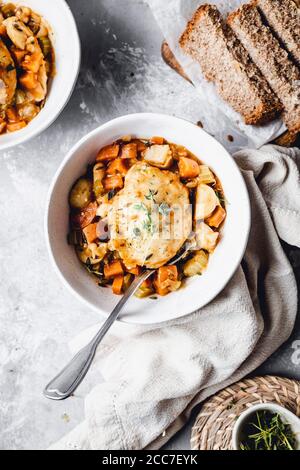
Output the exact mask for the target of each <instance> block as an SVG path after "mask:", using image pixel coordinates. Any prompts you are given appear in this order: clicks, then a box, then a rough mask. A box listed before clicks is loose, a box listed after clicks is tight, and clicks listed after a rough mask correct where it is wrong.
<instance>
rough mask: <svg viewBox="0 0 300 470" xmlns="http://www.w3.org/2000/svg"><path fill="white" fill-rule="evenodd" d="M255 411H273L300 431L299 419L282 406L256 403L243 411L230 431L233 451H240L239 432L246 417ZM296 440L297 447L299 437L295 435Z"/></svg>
mask: <svg viewBox="0 0 300 470" xmlns="http://www.w3.org/2000/svg"><path fill="white" fill-rule="evenodd" d="M257 410H269V411H274V412H277V413H278V414H280V415H281V416H283V417H284V418H285V419H286V421H288V422H289V424H291V425H292V424H293V423H294V424H296V425H297V424H298V426H299V430H300V418H299V417H298V416H297V415H296V414H295V413H293V412H292V411H290V410H288V409H287V408H285V407H284V406H281V405H279V404H278V403H272V402H269V403H258V404H256V405H251V406H249V408H247V409H246V410H244V411H243V412H242V413H241V414H240V415H239V417H238V419H237V420H236V422H235V423H234V426H233V430H232V445H233V448H234V450H240V448H239V444H240V439H239V433H240V431H241V428H242V426H243V424H244V423H245V421H246V420H247V418H248V416H249V415H251V414H252V413H255V411H257ZM296 439H297V442H298V445H299V443H300V435H299V436H298V435H296Z"/></svg>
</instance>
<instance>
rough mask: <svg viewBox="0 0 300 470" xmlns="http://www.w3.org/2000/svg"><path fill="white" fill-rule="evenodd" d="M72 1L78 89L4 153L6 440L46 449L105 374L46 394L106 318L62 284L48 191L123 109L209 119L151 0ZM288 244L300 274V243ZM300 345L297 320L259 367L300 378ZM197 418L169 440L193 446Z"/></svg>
mask: <svg viewBox="0 0 300 470" xmlns="http://www.w3.org/2000/svg"><path fill="white" fill-rule="evenodd" d="M68 3H69V5H70V7H71V9H72V11H73V13H74V16H75V18H76V21H77V24H78V28H79V32H80V36H81V41H82V50H83V60H82V67H81V72H80V76H79V79H78V83H77V86H76V89H75V91H74V94H73V96H72V98H71V100H70V102H69V104H68V106H67V107H66V108H65V110H64V112H63V113H62V114H61V116H60V117H59V118H58V120H57V121H56V122H55V123H54V124H53V125H52V126H51V127H50V128H49V129H48V130H47V131H45V132H44V133H43V134H42V135H41V136H39V137H37V138H36V139H34V140H32V141H31V142H28V143H26V144H25V145H20V146H18V147H16V148H14V149H12V150H8V151H4V152H2V153H1V155H0V200H1V224H0V265H1V269H0V366H1V369H0V448H1V449H46V448H47V446H48V445H50V444H51V443H53V442H55V441H56V440H58V439H59V438H60V437H61V436H62V435H64V434H65V433H66V432H68V431H69V430H71V429H72V428H73V427H74V426H75V425H76V424H77V423H79V422H80V420H81V419H82V418H83V398H84V395H85V394H86V393H87V391H88V390H89V388H90V387H91V385H93V383H95V382H96V380H97V377H96V376H95V374H93V373H92V374H89V376H88V378H87V380H86V381H85V382H84V383H83V384H82V385H81V387H80V388H79V390H78V392H77V393H76V396H75V397H73V398H71V399H69V400H67V401H65V402H51V401H48V400H46V399H44V398H43V396H42V389H43V387H44V385H45V384H46V382H47V381H48V379H49V378H51V377H52V376H53V374H54V373H56V372H57V371H58V370H59V369H60V368H61V367H62V366H63V364H64V363H65V361H66V360H67V359H68V358H69V351H68V347H67V343H68V341H69V340H70V339H71V338H72V337H73V336H74V335H76V334H77V333H79V332H80V331H81V330H83V329H84V328H86V327H88V326H90V325H92V324H94V323H95V322H97V321H98V320H99V317H98V315H97V314H96V313H95V312H92V311H89V310H88V309H87V308H86V307H84V306H82V304H80V303H79V302H78V301H77V300H76V299H74V298H73V297H72V295H71V294H70V293H69V292H68V291H67V290H66V289H65V288H64V287H63V286H62V285H61V283H60V281H59V280H58V278H57V277H56V274H55V273H54V272H53V270H52V268H51V267H50V265H49V259H48V255H47V252H46V246H45V240H44V233H43V218H44V212H45V201H46V195H47V191H48V187H49V184H50V181H51V179H52V177H53V175H54V173H55V171H56V168H57V167H58V165H59V163H60V162H61V160H62V158H63V157H64V155H65V154H66V152H67V151H68V150H69V149H70V148H71V146H72V145H73V144H74V143H75V142H76V141H77V140H78V139H79V138H80V137H82V136H83V135H84V134H86V133H87V132H89V131H90V130H92V129H94V128H95V127H97V126H98V125H100V124H101V123H103V122H105V121H107V120H109V119H111V118H114V117H117V116H120V115H122V114H126V113H130V112H138V111H156V112H164V113H169V114H174V115H176V116H181V117H184V118H187V119H189V120H191V121H193V122H197V121H199V120H201V109H200V107H199V103H198V102H197V97H196V96H195V93H194V91H193V88H192V87H191V85H189V84H188V83H186V82H185V81H184V80H182V79H181V78H180V77H179V76H177V75H176V74H175V73H174V72H173V71H172V70H169V69H168V68H167V67H166V66H165V64H164V63H163V62H162V60H161V58H160V45H161V41H162V34H161V32H160V31H159V30H158V28H157V26H156V24H155V22H154V20H153V18H152V15H151V12H150V10H149V8H148V6H147V5H146V4H145V3H144V2H143V1H141V0H85V1H84V2H82V1H80V0H69V2H68ZM287 249H288V252H289V256H290V259H291V260H292V262H293V264H294V266H295V269H296V270H297V271H298V278H299V279H300V256H299V251H298V250H296V249H290V248H287ZM287 295H288V292H287ZM297 341H299V343H297ZM299 345H300V321H299V320H298V323H297V325H296V328H295V332H294V334H293V337H292V338H291V339H290V341H289V342H288V343H287V344H286V345H284V346H283V347H282V348H281V349H280V350H279V351H278V352H277V353H276V354H275V355H274V356H273V357H272V358H270V359H269V361H267V363H266V364H264V366H263V367H262V368H261V369H260V370H259V371H258V372H259V373H273V374H282V375H287V376H290V377H295V378H299V379H300V370H299V364H300V354H298V352H297V351H296V350H295V348H296V347H297V346H299ZM297 364H298V365H297ZM192 422H193V418H192V419H191V420H190V423H189V424H188V425H187V426H186V427H185V428H184V429H183V430H182V431H181V432H180V433H179V434H178V435H177V436H176V437H175V438H173V439H172V441H171V442H169V444H168V445H167V448H168V449H188V448H189V438H190V428H191V424H192Z"/></svg>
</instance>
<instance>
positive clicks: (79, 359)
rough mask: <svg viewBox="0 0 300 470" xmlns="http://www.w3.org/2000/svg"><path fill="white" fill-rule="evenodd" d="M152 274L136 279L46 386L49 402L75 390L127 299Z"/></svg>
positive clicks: (150, 272)
mask: <svg viewBox="0 0 300 470" xmlns="http://www.w3.org/2000/svg"><path fill="white" fill-rule="evenodd" d="M152 273H153V271H152V270H147V271H145V272H144V273H143V274H141V275H140V276H138V277H136V279H135V280H134V281H133V282H132V284H131V285H130V287H129V288H128V289H127V291H126V292H125V294H124V295H123V297H122V298H121V300H120V301H119V302H118V303H117V305H116V306H115V308H114V309H113V311H112V312H111V314H110V315H109V317H108V318H107V320H105V322H104V323H103V325H102V326H101V328H100V330H99V331H98V333H97V334H96V335H95V336H94V338H93V339H92V340H91V341H90V343H88V344H87V345H86V346H84V347H83V348H82V349H80V351H78V353H77V354H76V355H75V356H74V357H73V359H71V361H70V362H69V363H68V364H67V365H66V366H65V367H64V368H63V370H62V371H61V372H60V373H59V374H58V375H57V376H56V377H55V378H54V379H53V380H51V382H50V383H49V384H48V385H47V386H46V388H45V390H44V395H45V397H47V398H50V399H51V400H64V399H65V398H68V397H69V396H70V395H71V394H72V393H73V392H74V391H75V390H76V388H77V387H78V385H79V384H80V383H81V382H82V380H83V379H84V377H85V375H86V373H87V371H88V370H89V368H90V365H91V363H92V362H93V359H94V356H95V353H96V350H97V347H98V345H99V343H100V342H101V340H102V339H103V338H104V336H105V335H106V333H107V332H108V330H109V329H110V327H111V326H112V324H113V323H114V322H115V320H116V319H117V318H118V316H119V313H120V312H121V310H122V309H123V307H124V305H125V304H126V302H127V301H128V299H129V298H130V297H131V296H132V295H133V294H134V293H135V291H136V290H137V289H138V288H139V286H140V285H141V284H142V282H144V281H145V280H146V279H147V278H148V277H149V276H150V275H151V274H152Z"/></svg>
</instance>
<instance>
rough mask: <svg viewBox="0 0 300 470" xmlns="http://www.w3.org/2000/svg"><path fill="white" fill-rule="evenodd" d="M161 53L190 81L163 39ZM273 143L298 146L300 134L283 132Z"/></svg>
mask: <svg viewBox="0 0 300 470" xmlns="http://www.w3.org/2000/svg"><path fill="white" fill-rule="evenodd" d="M161 55H162V58H163V60H164V61H165V63H166V64H167V65H168V66H169V67H171V68H172V69H173V70H175V72H177V73H178V74H179V75H181V77H182V78H184V79H185V80H187V81H188V82H190V83H192V82H191V80H190V79H189V78H188V76H187V75H186V74H185V72H184V70H183V68H182V67H181V65H180V64H179V63H178V62H177V59H176V57H175V56H174V54H173V52H172V51H171V49H170V48H169V45H168V43H167V42H166V41H163V43H162V45H161ZM273 143H274V144H277V145H282V146H283V147H292V146H295V145H297V146H298V147H300V134H291V133H290V132H289V131H286V132H284V133H283V134H282V135H281V136H279V137H277V139H275V140H274V142H273Z"/></svg>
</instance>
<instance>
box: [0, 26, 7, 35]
mask: <svg viewBox="0 0 300 470" xmlns="http://www.w3.org/2000/svg"><path fill="white" fill-rule="evenodd" d="M0 36H4V37H6V36H7V31H6V27H5V26H4V24H0Z"/></svg>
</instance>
